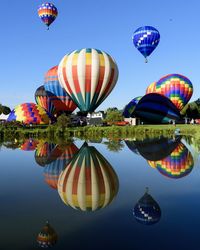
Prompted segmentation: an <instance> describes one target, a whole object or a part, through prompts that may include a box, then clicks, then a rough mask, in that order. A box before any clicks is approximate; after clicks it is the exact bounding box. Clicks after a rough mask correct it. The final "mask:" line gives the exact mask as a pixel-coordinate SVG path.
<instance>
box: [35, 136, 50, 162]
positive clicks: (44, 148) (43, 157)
mask: <svg viewBox="0 0 200 250" xmlns="http://www.w3.org/2000/svg"><path fill="white" fill-rule="evenodd" d="M54 148H55V144H54V143H48V142H46V141H43V140H40V141H39V143H38V145H37V148H36V150H35V161H36V163H37V164H38V165H40V166H42V167H44V166H45V165H46V164H47V163H50V161H49V156H50V154H51V152H52V150H53V149H54Z"/></svg>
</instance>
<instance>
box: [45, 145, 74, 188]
mask: <svg viewBox="0 0 200 250" xmlns="http://www.w3.org/2000/svg"><path fill="white" fill-rule="evenodd" d="M57 147H59V145H57ZM60 150H61V151H62V154H61V155H60V156H59V157H58V158H57V159H56V160H54V161H52V162H51V163H50V164H48V165H46V166H45V168H44V176H45V182H46V183H47V184H48V185H49V186H50V187H52V188H54V189H57V185H58V178H59V175H60V173H61V172H62V171H63V170H64V169H65V167H66V166H67V165H68V164H69V162H70V161H71V159H72V158H73V157H74V155H75V154H76V153H77V152H78V148H77V147H76V145H75V144H74V143H71V144H69V145H66V146H65V147H63V148H60Z"/></svg>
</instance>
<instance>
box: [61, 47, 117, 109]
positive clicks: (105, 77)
mask: <svg viewBox="0 0 200 250" xmlns="http://www.w3.org/2000/svg"><path fill="white" fill-rule="evenodd" d="M58 78H59V82H60V84H61V86H62V87H63V88H64V89H65V90H66V91H67V93H68V94H69V95H70V96H71V98H72V100H73V101H74V102H75V103H76V105H77V106H78V108H79V109H80V111H81V112H85V113H87V112H92V111H94V110H95V109H96V108H97V107H98V106H99V105H100V104H101V103H102V102H103V101H104V100H105V99H106V97H107V96H108V95H109V94H110V92H111V91H112V89H113V88H114V86H115V84H116V82H117V79H118V68H117V64H116V63H115V61H114V60H113V59H112V57H111V56H109V55H108V54H107V53H105V52H103V51H101V50H97V49H81V50H75V51H73V52H72V53H70V54H68V55H65V56H64V57H63V59H62V60H61V62H60V64H59V66H58Z"/></svg>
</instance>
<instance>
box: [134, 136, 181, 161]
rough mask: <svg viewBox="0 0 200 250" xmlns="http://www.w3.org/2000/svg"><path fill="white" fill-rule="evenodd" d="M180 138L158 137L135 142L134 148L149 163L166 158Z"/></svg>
mask: <svg viewBox="0 0 200 250" xmlns="http://www.w3.org/2000/svg"><path fill="white" fill-rule="evenodd" d="M180 140H181V137H180V136H176V137H175V138H167V137H163V136H161V137H159V138H147V139H144V140H135V141H134V147H135V148H136V149H137V151H138V152H139V154H140V155H141V156H142V157H144V158H145V159H146V160H149V161H157V160H161V159H163V158H165V157H167V156H168V155H169V154H170V153H171V152H172V151H173V150H174V149H175V148H176V147H177V146H178V144H179V143H180Z"/></svg>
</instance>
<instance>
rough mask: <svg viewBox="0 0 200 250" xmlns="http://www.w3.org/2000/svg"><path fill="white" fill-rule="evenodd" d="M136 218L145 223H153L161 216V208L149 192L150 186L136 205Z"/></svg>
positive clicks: (134, 213) (134, 211)
mask: <svg viewBox="0 0 200 250" xmlns="http://www.w3.org/2000/svg"><path fill="white" fill-rule="evenodd" d="M133 215H134V217H135V219H136V220H137V221H138V222H140V223H142V224H145V225H153V224H155V223H157V222H159V220H160V218H161V209H160V207H159V205H158V203H157V202H156V201H155V200H154V199H153V197H152V196H151V195H150V194H148V188H147V190H146V192H145V194H144V195H143V196H142V198H141V199H140V200H139V201H138V202H137V204H136V205H135V207H134V210H133Z"/></svg>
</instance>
